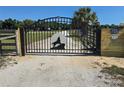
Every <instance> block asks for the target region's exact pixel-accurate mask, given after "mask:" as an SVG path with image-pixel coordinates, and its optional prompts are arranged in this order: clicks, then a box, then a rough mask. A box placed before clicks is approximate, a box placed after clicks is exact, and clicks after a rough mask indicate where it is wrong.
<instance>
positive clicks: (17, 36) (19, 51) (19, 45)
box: [16, 28, 21, 56]
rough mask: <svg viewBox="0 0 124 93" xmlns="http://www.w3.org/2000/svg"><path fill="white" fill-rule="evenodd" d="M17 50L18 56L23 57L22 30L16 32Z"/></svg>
mask: <svg viewBox="0 0 124 93" xmlns="http://www.w3.org/2000/svg"><path fill="white" fill-rule="evenodd" d="M16 48H17V55H18V56H21V41H20V28H18V29H17V30H16Z"/></svg>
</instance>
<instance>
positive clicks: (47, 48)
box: [46, 19, 49, 53]
mask: <svg viewBox="0 0 124 93" xmlns="http://www.w3.org/2000/svg"><path fill="white" fill-rule="evenodd" d="M46 39H47V53H48V52H49V50H48V41H49V40H48V39H49V19H47V38H46Z"/></svg>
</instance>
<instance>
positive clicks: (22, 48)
mask: <svg viewBox="0 0 124 93" xmlns="http://www.w3.org/2000/svg"><path fill="white" fill-rule="evenodd" d="M20 41H21V42H20V43H21V46H20V47H21V56H25V32H24V29H23V28H21V29H20Z"/></svg>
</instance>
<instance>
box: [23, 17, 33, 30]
mask: <svg viewBox="0 0 124 93" xmlns="http://www.w3.org/2000/svg"><path fill="white" fill-rule="evenodd" d="M33 23H34V21H32V20H31V19H25V20H23V22H22V23H21V26H22V27H24V28H28V29H31V28H33Z"/></svg>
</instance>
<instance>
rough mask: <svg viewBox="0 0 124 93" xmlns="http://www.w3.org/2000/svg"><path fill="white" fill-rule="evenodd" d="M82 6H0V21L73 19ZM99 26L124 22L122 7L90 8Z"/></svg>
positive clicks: (123, 9) (123, 7)
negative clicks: (8, 19) (94, 13)
mask: <svg viewBox="0 0 124 93" xmlns="http://www.w3.org/2000/svg"><path fill="white" fill-rule="evenodd" d="M81 7H83V6H0V20H5V19H7V18H13V19H17V20H24V19H32V20H37V19H43V18H48V17H55V16H62V17H73V14H74V12H75V11H77V10H78V9H79V8H81ZM91 9H92V11H94V12H96V14H97V16H98V20H99V22H100V23H101V24H120V23H122V22H124V6H92V7H91Z"/></svg>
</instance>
